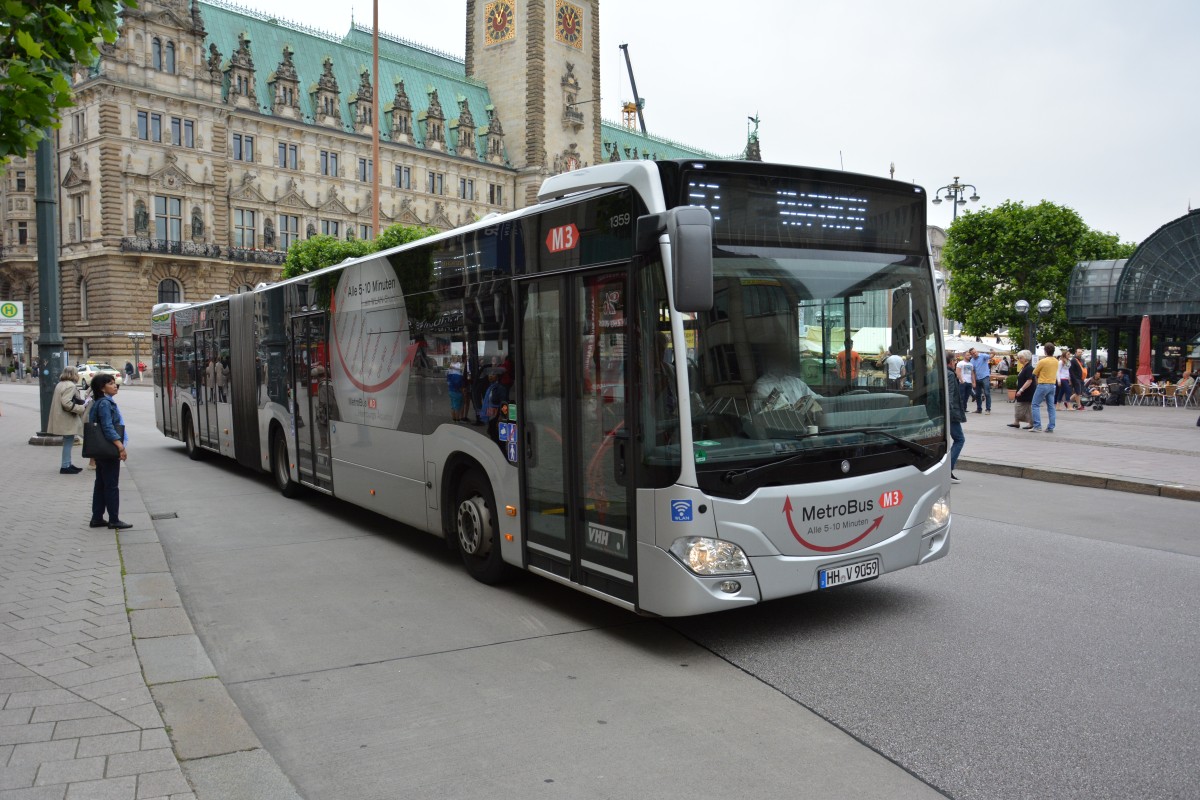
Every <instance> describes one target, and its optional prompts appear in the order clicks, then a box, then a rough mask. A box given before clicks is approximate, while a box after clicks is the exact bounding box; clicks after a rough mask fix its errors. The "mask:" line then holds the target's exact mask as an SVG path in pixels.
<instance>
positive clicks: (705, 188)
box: [679, 168, 926, 254]
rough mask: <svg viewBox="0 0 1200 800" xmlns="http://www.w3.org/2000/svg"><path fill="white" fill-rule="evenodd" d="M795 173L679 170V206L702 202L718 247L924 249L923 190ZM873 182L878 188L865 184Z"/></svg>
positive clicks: (876, 180)
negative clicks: (725, 245) (680, 173)
mask: <svg viewBox="0 0 1200 800" xmlns="http://www.w3.org/2000/svg"><path fill="white" fill-rule="evenodd" d="M811 172H812V171H811V170H804V171H800V170H798V171H797V173H796V174H795V175H762V174H751V173H749V172H747V173H739V172H722V171H720V170H714V169H710V168H705V169H685V170H684V171H683V173H682V175H681V176H680V177H681V182H680V192H681V197H680V198H679V203H680V205H696V206H704V207H706V208H707V209H708V210H709V211H711V212H712V216H713V243H714V244H716V245H717V246H720V245H721V244H722V243H724V244H732V245H755V246H781V247H788V246H798V247H822V248H854V249H863V250H884V251H888V252H893V253H919V254H924V253H925V250H926V243H925V200H926V198H925V192H924V190H922V189H921V188H920V187H919V186H908V185H906V184H901V183H893V182H890V181H883V180H882V179H875V178H868V179H866V180H865V181H864V182H863V184H858V185H856V184H855V183H853V182H851V181H846V182H839V181H836V180H823V179H819V178H815V177H811V176H810V175H811ZM868 184H876V185H868Z"/></svg>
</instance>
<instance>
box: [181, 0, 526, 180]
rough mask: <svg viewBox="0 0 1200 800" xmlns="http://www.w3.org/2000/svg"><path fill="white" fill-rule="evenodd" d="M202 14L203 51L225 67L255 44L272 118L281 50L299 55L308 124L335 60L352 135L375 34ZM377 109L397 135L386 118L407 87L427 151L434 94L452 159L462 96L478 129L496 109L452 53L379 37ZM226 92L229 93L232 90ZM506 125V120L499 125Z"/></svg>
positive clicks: (254, 15) (258, 91)
mask: <svg viewBox="0 0 1200 800" xmlns="http://www.w3.org/2000/svg"><path fill="white" fill-rule="evenodd" d="M200 13H201V17H202V19H203V20H204V28H205V30H206V31H207V37H206V38H205V43H204V44H205V49H206V50H207V48H208V45H209V44H215V45H216V46H217V49H218V50H219V51H220V53H221V57H222V60H223V66H227V65H228V62H229V56H230V55H231V54H232V53H233V52H234V51H236V50H237V47H238V34H245V36H246V38H247V39H249V40H250V54H251V56H252V57H253V59H254V77H255V85H254V91H255V95H256V97H257V98H258V103H259V106H260V109H259V110H260V111H262V112H263V113H266V114H269V113H271V94H270V91H269V89H268V86H267V81H268V79H269V77H270V76H271V75H272V73H274V72H275V69H276V67H277V66H278V65H279V63H280V62H281V61H282V60H283V48H284V47H290V48H291V49H292V51H293V55H292V61H293V64H294V65H295V68H296V74H297V76H298V77H299V79H300V98H299V102H300V110H301V113H302V114H303V115H304V118H305V120H306V121H309V122H311V121H312V119H313V99H312V97H311V96H310V90H311V89H313V88H314V87H315V86H316V83H317V80H318V79H319V78H320V77H321V75H322V73H323V72H324V67H323V63H324V61H325V59H326V58H329V59H331V60H332V62H333V75H334V77H335V78H337V82H338V89H339V97H340V102H341V115H342V123H343V128H344V130H345V131H346V132H348V133H352V132H353V130H354V128H353V125H352V121H353V118H354V117H353V114H352V113H351V111H350V105H349V100H351V99H353V98H354V97H355V96H356V95H357V93H358V87H359V82H360V75H361V74H362V71H363V70H364V69H365V70H368V71H369V70H370V69H371V58H372V54H371V31H370V29H369V28H361V27H359V26H358V25H354V26H352V28H351V30H350V32H349V33H347V34H346V35H345V36H343V37H339V36H335V35H334V34H330V33H326V32H324V31H320V30H317V29H315V28H309V27H306V26H304V25H299V24H297V23H294V22H289V21H287V20H281V19H278V18H276V17H273V16H270V15H268V14H265V13H263V12H260V11H255V10H253V9H250V8H245V7H242V6H237V5H233V4H230V3H225V2H220V0H204V1H203V2H201V3H200ZM379 72H380V74H381V75H382V80H381V81H379V83H380V87H381V88H380V89H379V93H380V96H379V108H380V117H381V120H380V122H381V127H380V134H381V136H383V137H384V138H387V137H388V135H389V134H390V132H391V127H392V125H391V115H390V114H388V113H387V111H386V109H389V108H390V107H391V105H392V100H393V98H394V97H395V93H396V92H395V84H396V82H397V81H401V80H402V81H404V90H405V92H406V94H407V95H408V100H409V103H410V104H411V105H412V109H413V136H414V138H415V140H416V144H417V146H418V147H424V146H425V141H424V137H425V130H424V125H422V124H421V120H423V119H424V114H425V111H426V110H427V109H428V107H429V92H430V91H432V90H434V89H436V90H437V93H438V100H439V101H440V102H441V105H442V113H443V115H444V116H445V118H446V125H445V138H446V146H447V149H448V151H449V152H450V153H457V145H458V132H457V130H456V129H455V127H453V125H452V123H453V122H454V121H455V120H457V119H458V116H459V106H458V101H459V99H460V98H464V99H466V101H467V103H468V107H469V108H470V110H471V116H472V117H474V118H475V127H476V130H477V131H480V132H481V131H482V130H483V129H484V128H486V127H487V122H488V117H487V110H486V109H487V107H488V106H489V105H490V104H491V98H490V97H489V95H488V91H487V87H486V86H484V85H483V84H482V83H480V82H479V81H476V80H473V79H470V78H468V77H467V76H466V69H465V66H464V64H463V62H462V61H461V60H459V59H456V58H455V57H454V56H451V55H448V54H446V53H439V52H437V51H435V50H430V49H428V48H424V47H421V46H420V45H417V44H414V43H411V42H407V41H405V40H403V39H399V38H397V37H392V36H387V35H386V34H383V33H381V34H380V41H379ZM226 90H228V87H227V88H226ZM500 122H501V123H503V122H504V120H503V119H501V120H500ZM475 147H476V153H475V154H474V155H472V156H471V157H472V158H480V157H482V156H483V155H484V152H483V148H484V141H483V139H482V138H481V137H477V138H476V140H475Z"/></svg>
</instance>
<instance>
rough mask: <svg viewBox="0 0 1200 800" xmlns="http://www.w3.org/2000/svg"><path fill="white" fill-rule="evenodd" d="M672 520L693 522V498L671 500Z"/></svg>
mask: <svg viewBox="0 0 1200 800" xmlns="http://www.w3.org/2000/svg"><path fill="white" fill-rule="evenodd" d="M671 521H672V522H691V521H692V501H691V500H672V501H671Z"/></svg>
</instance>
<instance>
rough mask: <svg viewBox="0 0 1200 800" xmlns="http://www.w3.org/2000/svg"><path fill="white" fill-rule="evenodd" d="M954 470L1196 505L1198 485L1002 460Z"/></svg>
mask: <svg viewBox="0 0 1200 800" xmlns="http://www.w3.org/2000/svg"><path fill="white" fill-rule="evenodd" d="M956 468H957V469H962V470H970V471H971V472H985V473H988V474H991V475H1004V476H1007V477H1010V478H1026V479H1028V480H1034V481H1041V482H1043V483H1063V484H1068V485H1071V486H1082V487H1085V488H1090V489H1108V490H1109V491H1115V492H1130V493H1132V494H1144V495H1156V496H1158V497H1167V498H1170V499H1172V500H1191V501H1194V502H1200V486H1192V485H1188V484H1184V483H1162V482H1159V481H1143V480H1138V479H1136V478H1118V477H1116V476H1113V475H1105V474H1103V473H1098V472H1080V471H1069V472H1068V471H1061V470H1054V469H1047V468H1045V467H1027V466H1023V465H1021V464H1008V463H1005V462H1002V461H979V460H976V459H971V458H960V459H959V461H958V464H957V465H956Z"/></svg>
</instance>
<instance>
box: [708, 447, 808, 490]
mask: <svg viewBox="0 0 1200 800" xmlns="http://www.w3.org/2000/svg"><path fill="white" fill-rule="evenodd" d="M797 438H800V439H803V438H804V436H799V437H797ZM808 456H809V454H808V453H797V454H796V455H794V456H788V457H787V458H785V459H784V460H783V461H772V462H770V463H769V464H760V465H759V466H757V467H745V468H744V469H731V470H729V471H728V472H726V473H725V474H724V475H722V476H721V480H722V481H723V482H725V483H728V484H729V485H731V486H737V485H738V484H739V483H744V482H745V481H746V479H747V478H749V477H750V476H751V475H753V474H754V473H756V472H762V471H763V470H764V469H773V468H774V467H782V466H784V465H786V464H790V463H792V462H793V461H799V460H800V459H802V458H807V457H808Z"/></svg>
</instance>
